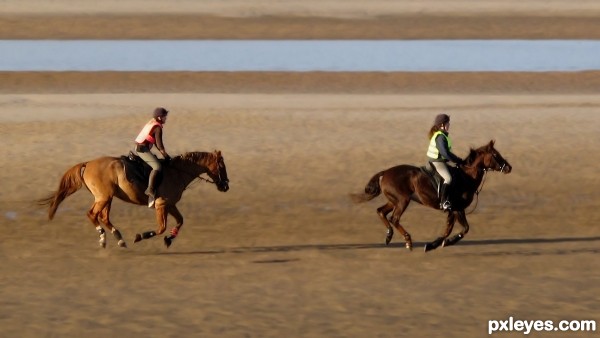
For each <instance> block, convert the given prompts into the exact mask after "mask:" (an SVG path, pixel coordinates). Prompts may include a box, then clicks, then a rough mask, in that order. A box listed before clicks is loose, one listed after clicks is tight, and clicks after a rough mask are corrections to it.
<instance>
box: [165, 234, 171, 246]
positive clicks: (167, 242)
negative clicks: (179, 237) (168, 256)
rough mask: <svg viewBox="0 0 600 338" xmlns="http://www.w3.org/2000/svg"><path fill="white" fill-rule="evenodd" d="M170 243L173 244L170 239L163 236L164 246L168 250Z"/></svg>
mask: <svg viewBox="0 0 600 338" xmlns="http://www.w3.org/2000/svg"><path fill="white" fill-rule="evenodd" d="M171 243H173V241H172V240H171V238H169V237H167V236H165V245H166V246H167V248H169V247H170V246H171Z"/></svg>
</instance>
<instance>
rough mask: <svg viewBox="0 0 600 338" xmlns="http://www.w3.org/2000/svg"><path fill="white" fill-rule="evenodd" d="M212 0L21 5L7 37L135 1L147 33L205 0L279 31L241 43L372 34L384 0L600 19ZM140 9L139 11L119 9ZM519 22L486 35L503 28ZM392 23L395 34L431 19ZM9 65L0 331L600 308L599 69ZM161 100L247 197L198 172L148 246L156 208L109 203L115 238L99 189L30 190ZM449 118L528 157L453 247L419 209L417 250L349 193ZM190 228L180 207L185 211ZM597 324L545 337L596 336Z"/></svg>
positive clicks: (417, 148)
mask: <svg viewBox="0 0 600 338" xmlns="http://www.w3.org/2000/svg"><path fill="white" fill-rule="evenodd" d="M198 3H200V2H194V1H184V0H180V1H174V2H166V1H148V2H147V3H146V7H144V6H142V5H141V0H136V1H121V2H117V1H108V2H106V3H103V5H99V6H97V7H93V6H91V5H87V2H84V4H83V5H81V7H78V6H72V5H73V4H74V2H73V1H70V0H58V1H53V2H52V5H48V4H47V2H44V1H33V0H27V1H21V2H17V1H5V2H4V3H3V5H6V7H4V8H6V11H4V9H3V14H2V15H0V35H1V36H3V38H28V37H35V38H41V37H42V33H43V32H44V31H46V32H47V35H44V37H45V38H73V37H76V36H83V37H85V38H114V37H115V36H117V35H119V34H120V32H121V31H120V29H122V28H123V27H127V25H129V24H131V22H133V21H135V20H137V19H135V20H134V19H131V18H138V19H139V20H142V21H140V23H139V25H140V27H147V25H146V24H145V23H142V22H145V21H144V20H146V18H148V17H152V16H154V17H158V18H162V19H161V20H175V19H174V18H181V17H182V16H184V15H189V16H190V18H193V17H194V16H203V17H207V16H213V17H215V18H217V19H216V20H221V21H220V22H221V23H223V22H226V21H227V20H233V21H231V22H236V21H235V20H246V19H248V18H249V19H251V20H255V22H256V23H257V25H258V26H261V25H263V26H262V27H263V28H256V29H254V30H252V29H250V31H251V34H250V33H248V35H247V36H241V35H237V36H238V37H239V38H255V37H257V36H263V37H264V38H278V37H280V38H294V37H295V36H300V35H302V34H304V35H303V36H305V37H306V38H326V37H327V36H328V35H327V34H329V33H327V34H324V33H322V32H325V31H328V32H330V31H329V30H328V29H324V30H322V32H321V33H319V34H316V33H314V31H311V30H306V26H302V25H306V23H307V22H310V20H323V18H326V20H325V21H327V22H329V23H328V24H332V22H334V21H332V20H348V21H347V22H349V23H348V24H349V25H354V30H353V31H349V32H348V33H347V34H345V35H340V36H337V37H336V38H344V37H345V38H357V37H359V34H360V31H361V29H360V25H357V23H359V22H366V23H365V24H366V25H367V26H363V27H368V22H369V20H370V22H379V17H380V16H382V15H385V14H386V13H387V14H389V15H390V16H394V15H409V16H411V17H413V18H431V17H434V16H436V15H438V16H439V15H440V13H443V15H441V17H442V18H444V19H445V20H449V19H452V18H455V19H456V18H457V17H458V18H460V17H469V18H472V19H473V20H475V21H476V20H480V18H481V16H482V15H488V16H489V17H498V18H500V17H507V16H514V17H517V18H518V17H527V16H529V17H538V18H540V20H542V19H543V20H546V21H545V22H546V26H544V29H539V31H544V32H546V33H547V34H546V35H545V38H551V37H552V36H551V35H550V33H548V32H553V30H554V31H557V30H556V29H555V28H553V26H552V24H551V22H555V21H553V20H555V19H557V20H558V19H561V18H563V19H564V20H575V21H577V20H579V19H578V18H582V17H587V18H589V19H590V20H589V21H587V22H588V23H590V26H587V27H588V28H589V27H592V28H594V27H597V25H598V23H597V21H598V20H597V17H598V16H597V15H598V13H599V10H600V9H599V8H598V7H599V6H598V5H597V4H596V2H593V1H583V2H577V3H578V5H574V4H573V3H571V2H564V1H549V2H548V1H546V2H541V1H539V2H538V1H532V0H529V1H520V2H517V1H508V2H500V1H485V2H478V3H479V5H478V6H475V7H472V6H470V5H469V4H470V2H466V1H449V2H444V1H426V2H422V3H421V2H419V3H420V4H421V6H422V7H419V6H418V5H414V4H413V5H411V3H414V2H409V1H398V2H394V1H384V0H379V1H374V2H373V6H372V7H371V6H369V8H368V9H361V6H360V4H362V2H359V1H350V2H348V4H346V3H342V2H341V1H323V2H322V6H318V5H316V4H315V3H316V2H313V1H308V2H306V3H305V2H302V4H300V3H298V4H294V3H292V2H287V1H275V0H272V1H257V2H256V4H257V6H258V5H261V7H256V8H253V7H252V6H250V5H247V4H246V2H243V1H231V2H229V1H228V2H227V3H228V5H229V6H225V5H223V2H220V1H202V2H201V3H202V6H200V5H198ZM320 3H321V2H320ZM505 3H506V4H505ZM90 4H91V2H90ZM173 4H174V5H173ZM311 5H314V6H311ZM425 5H427V6H425ZM542 5H544V6H542ZM511 6H512V7H511ZM585 6H588V7H587V8H586V7H585ZM542 7H543V9H542ZM138 8H144V9H143V10H139V11H137V9H138ZM265 8H269V10H266V9H265ZM261 9H262V10H261ZM513 12H515V13H513ZM182 13H185V14H182ZM513 14H514V15H513ZM264 15H269V16H272V18H271V19H268V18H267V19H265V18H264V17H263V16H264ZM286 16H293V17H300V18H301V20H305V21H303V22H304V23H303V24H302V25H295V24H294V21H290V22H289V23H288V24H289V26H288V28H287V29H288V30H287V32H288V33H289V32H295V33H293V34H292V33H289V34H288V33H285V32H286V30H285V29H284V30H283V32H284V33H281V32H280V33H270V34H273V35H269V34H266V33H265V34H264V35H261V34H262V33H261V32H263V33H264V32H265V31H266V30H265V28H264V27H269V25H271V24H274V22H276V21H277V20H281V21H280V23H279V24H281V25H285V24H284V22H288V21H287V20H283V19H281V18H282V17H286ZM31 17H36V18H39V20H40V21H39V22H38V24H39V26H36V25H38V24H34V25H33V26H32V29H31V31H30V32H26V30H24V29H22V28H23V27H24V26H22V25H25V23H26V22H27V20H29V19H28V18H31ZM61 17H68V18H70V19H69V20H74V21H77V20H81V22H83V23H85V22H88V21H89V22H92V23H94V22H102V20H108V21H104V22H112V20H116V21H115V22H117V23H118V24H116V25H115V26H114V27H116V28H114V27H113V28H110V29H109V28H105V29H103V30H97V31H95V32H92V31H93V29H89V28H85V27H83V28H82V26H85V25H84V24H82V26H77V25H75V26H74V29H67V28H68V25H67V23H69V22H71V23H72V22H73V21H69V20H67V21H62V20H58V19H59V18H61ZM124 17H129V18H130V19H127V20H125V19H124V20H123V21H119V20H121V19H119V18H124ZM278 17H279V19H277V18H278ZM57 18H58V19H57ZM140 18H141V19H140ZM10 20H12V21H10ZM132 20H133V21H132ZM177 20H179V19H177ZM269 20H275V21H269ZM299 20H300V19H299ZM363 20H364V21H363ZM561 20H562V19H561ZM9 21H10V22H13V24H10V23H7V22H9ZM59 21H60V22H62V23H59ZM191 21H193V20H192V19H190V22H191ZM392 21H395V20H392ZM501 21H502V20H500V21H499V22H501ZM584 21H585V20H584ZM119 22H129V23H119ZM313 22H314V21H313ZM502 22H505V26H503V27H505V28H506V27H508V26H510V24H507V25H506V21H502ZM350 23H351V24H350ZM230 24H233V23H230ZM19 25H21V26H19ZM440 25H442V24H441V23H440ZM258 26H257V27H258ZM425 26H427V25H426V24H423V27H425ZM18 27H21V28H18ZM36 27H37V28H36ZM44 27H46V28H44ZM105 27H107V26H105ZM119 27H121V28H119ZM186 27H188V29H187V31H185V32H183V30H182V32H183V33H181V32H178V29H179V28H174V29H172V30H171V29H164V30H163V31H162V33H161V32H158V33H157V31H156V30H152V29H146V28H144V29H140V30H139V31H137V33H136V31H135V30H133V31H131V35H128V36H123V37H124V38H135V37H139V38H153V37H156V38H178V37H180V38H204V37H205V36H204V35H203V34H205V33H198V32H197V31H196V29H195V28H197V26H193V25H189V26H186ZM190 27H192V28H194V29H192V28H190ZM220 27H221V28H218V27H216V28H215V32H217V31H218V30H219V29H220V30H221V32H223V33H222V34H221V35H219V34H217V33H214V34H215V35H214V36H213V38H233V37H234V35H228V34H230V33H228V32H230V30H229V28H227V26H226V25H225V24H223V26H220ZM270 27H278V26H270ZM302 27H304V28H302ZM321 27H325V26H321ZM381 27H383V26H380V27H379V28H377V29H382V28H381ZM389 27H391V26H389ZM389 27H388V28H389ZM439 27H441V26H438V28H439ZM447 27H449V26H447ZM17 28H18V29H17ZM319 29H320V28H319ZM472 29H473V27H472V26H469V25H465V26H462V27H459V28H457V30H454V29H450V28H448V29H444V31H446V33H445V34H447V36H448V37H451V36H455V37H457V36H458V35H461V36H460V37H461V38H470V37H473V36H477V34H481V32H476V31H472ZM506 29H507V30H505V29H504V28H501V26H499V27H498V31H497V32H498V33H497V34H495V35H494V36H488V37H485V38H491V37H494V38H497V37H502V36H505V33H504V32H509V31H510V30H511V28H506ZM317 30H318V29H317V28H315V31H317ZM461 30H462V31H461ZM274 31H278V29H274ZM438 31H439V29H438ZM598 31H600V30H598V29H595V28H594V29H591V30H589V31H586V30H585V29H583V28H582V29H581V30H579V31H578V32H577V33H576V34H575V33H574V35H572V36H569V35H564V36H563V35H561V36H558V35H557V36H556V38H598V37H597V34H598ZM302 32H304V33H302ZM380 32H381V36H385V37H386V38H402V37H408V36H409V35H410V34H413V33H401V34H400V33H397V32H395V30H394V29H391V30H387V29H385V30H381V31H380ZM432 32H433V30H432ZM464 32H471V33H464ZM518 33H519V34H521V35H519V36H525V35H526V34H525V33H523V32H521V31H519V32H518ZM161 34H163V35H161ZM236 34H242V33H236ZM294 34H297V35H294ZM336 34H337V33H336ZM396 34H398V35H396ZM404 34H407V35H404ZM414 34H416V33H414ZM420 34H422V35H420V37H423V38H428V37H430V35H427V34H425V33H423V32H421V33H420ZM463 34H464V35H463ZM469 34H471V35H469ZM506 34H507V35H509V36H510V35H511V34H513V33H506ZM331 36H333V35H331ZM334 37H335V36H334ZM528 37H529V38H535V37H536V36H535V34H533V35H528ZM364 38H376V37H373V36H371V37H369V35H368V34H365V36H364ZM0 78H2V79H3V84H2V86H0V107H1V108H2V113H0V114H1V116H2V120H0V135H2V138H3V140H5V141H6V142H5V143H4V147H2V148H1V149H0V157H1V158H2V159H3V160H2V162H0V163H1V164H0V166H1V170H0V182H1V186H2V189H0V225H2V228H3V229H4V237H3V239H2V240H1V241H0V261H1V263H0V264H1V266H2V273H1V274H0V299H1V304H2V306H0V336H2V337H82V336H85V337H89V338H93V337H107V336H109V337H408V336H413V337H483V336H487V335H488V321H490V320H508V318H509V317H513V318H514V319H515V320H517V319H518V320H543V321H547V320H550V321H553V322H554V323H555V324H558V323H559V322H560V321H561V320H568V321H573V320H595V321H596V322H598V321H600V316H599V313H600V302H599V299H598V295H599V294H600V283H599V281H600V272H599V271H598V268H597V265H598V254H599V253H600V246H599V244H600V230H599V228H598V224H599V223H600V212H599V211H598V209H597V207H598V205H599V204H600V177H599V176H598V174H597V164H596V161H595V156H593V154H595V152H596V148H597V147H598V145H599V144H600V137H599V136H598V135H600V127H599V126H600V96H598V93H599V92H600V80H599V78H600V76H599V74H598V72H581V73H537V74H536V73H425V74H418V73H417V74H409V73H364V74H350V73H339V74H331V73H218V72H217V73H185V72H183V73H163V74H157V73H76V72H73V73H69V72H67V73H60V72H59V73H43V72H42V73H10V72H3V73H0ZM156 106H165V107H167V108H168V109H169V110H170V111H171V113H170V117H169V120H168V123H167V124H166V125H165V144H166V147H167V150H168V151H169V153H171V154H173V155H175V154H180V153H183V152H187V151H196V150H198V151H211V150H213V149H219V150H221V151H222V153H223V155H224V157H225V162H226V164H227V169H228V174H229V178H230V180H231V182H230V188H231V189H230V191H228V192H226V193H221V192H219V191H217V189H216V188H215V187H214V186H213V185H211V184H209V183H206V182H201V181H197V182H196V183H194V184H192V185H191V186H190V187H189V189H188V190H186V192H185V193H184V196H183V199H182V201H181V202H180V203H179V204H178V207H179V209H180V211H181V212H182V214H183V216H184V218H185V223H184V226H183V228H182V231H181V233H180V235H179V237H178V238H177V239H176V240H175V242H174V244H173V245H172V246H171V247H170V248H169V249H167V248H165V247H164V245H163V241H162V236H158V237H157V238H155V239H151V240H148V241H143V242H140V243H135V244H134V243H133V237H134V235H135V234H136V233H138V232H142V231H148V230H155V229H156V224H155V216H154V212H153V210H151V209H148V208H145V207H140V206H134V205H130V204H125V203H123V202H120V201H117V202H114V204H113V208H112V212H111V216H112V217H111V218H112V221H113V223H114V224H115V226H116V227H117V228H118V229H120V231H121V233H122V234H123V236H124V237H125V240H126V241H127V242H128V246H129V247H128V248H127V249H123V248H119V247H118V246H117V244H116V241H115V240H114V238H113V237H112V236H111V235H108V246H107V248H106V249H102V248H101V247H100V246H99V245H98V235H97V233H96V231H95V230H94V227H93V226H92V224H91V223H90V222H89V220H88V219H87V217H86V212H87V210H88V208H89V207H90V205H91V203H92V196H91V195H90V194H89V192H88V191H86V190H85V189H82V190H81V191H79V192H77V193H75V194H74V195H73V196H71V197H69V198H68V199H67V200H66V201H65V202H64V203H63V204H62V205H61V207H60V208H59V210H58V213H57V214H56V217H55V219H54V220H53V221H51V222H49V221H48V220H47V210H45V209H43V208H41V207H39V206H37V205H36V204H35V201H36V200H37V199H39V198H42V197H45V196H46V195H47V194H48V193H50V192H52V191H54V190H55V189H56V188H57V186H58V182H59V179H60V177H61V176H62V174H63V173H64V172H65V171H66V170H67V169H68V168H70V167H71V166H72V165H74V164H76V163H79V162H82V161H87V160H91V159H94V158H96V157H100V156H104V155H112V156H120V155H122V154H126V153H127V152H128V151H129V150H130V149H131V148H132V139H133V137H134V136H135V135H136V133H137V132H138V131H139V128H141V126H142V125H143V124H144V123H145V122H146V120H147V119H148V118H149V116H150V113H151V112H152V110H153V109H154V107H156ZM440 112H446V113H448V114H449V115H451V117H452V130H451V133H452V137H453V140H454V150H455V152H456V153H457V154H458V155H460V156H465V155H466V154H467V153H468V151H469V148H471V147H478V146H481V145H484V144H486V143H488V142H489V141H490V140H492V139H493V140H495V141H496V148H497V149H498V150H499V151H500V152H501V153H502V155H503V156H504V157H505V158H507V159H508V161H510V163H511V165H512V166H513V172H512V173H510V174H508V175H503V174H499V173H490V174H488V177H487V180H486V183H485V185H484V188H483V190H482V192H481V194H480V195H479V200H478V203H477V208H476V209H475V211H474V212H473V213H472V214H470V215H468V216H467V217H468V220H469V223H470V225H471V231H470V232H469V233H468V234H467V236H466V238H465V239H464V240H463V241H462V242H460V243H459V244H458V245H456V246H453V247H448V248H440V249H438V250H435V251H432V252H428V253H425V252H423V250H422V247H423V245H424V244H425V243H426V242H428V241H431V240H433V239H435V238H436V237H438V236H439V235H440V234H441V233H442V231H443V229H444V225H445V214H444V213H442V212H441V211H437V210H433V209H427V208H425V207H423V206H420V205H417V204H412V205H411V206H410V207H409V208H408V210H407V212H406V213H405V214H404V216H403V218H402V224H403V225H404V226H405V228H406V229H407V230H408V231H409V232H410V233H411V235H412V238H413V241H414V242H415V250H413V251H412V252H409V251H408V250H406V249H405V248H404V243H403V241H402V240H401V239H400V237H401V236H398V235H397V237H396V238H394V240H393V241H392V243H391V244H390V245H389V246H387V247H386V246H385V245H384V238H385V228H384V227H383V225H382V224H381V222H380V220H379V219H378V216H377V215H376V208H377V207H379V206H380V205H382V204H383V203H384V199H383V198H382V197H380V198H378V199H376V200H375V201H372V202H369V203H366V204H360V205H357V204H354V203H352V201H351V199H350V198H349V197H348V195H349V194H350V193H355V192H359V191H361V190H362V189H363V188H364V186H365V184H366V183H367V181H368V180H369V179H370V178H371V176H372V175H374V174H375V173H376V172H378V171H380V170H383V169H386V168H388V167H390V166H394V165H397V164H403V163H405V164H414V165H422V164H424V161H425V151H426V147H427V142H428V139H427V135H426V134H427V131H428V129H429V127H430V124H431V123H432V121H433V118H434V117H435V115H436V114H438V113H440ZM173 224H174V220H173V219H171V218H170V219H169V229H170V228H171V226H172V225H173ZM598 330H599V329H598V328H597V329H596V332H561V331H544V332H531V333H530V334H528V335H527V336H529V337H592V336H596V335H597V334H598ZM498 336H503V337H521V336H524V333H523V332H501V333H500V332H499V333H498Z"/></svg>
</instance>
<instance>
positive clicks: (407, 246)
mask: <svg viewBox="0 0 600 338" xmlns="http://www.w3.org/2000/svg"><path fill="white" fill-rule="evenodd" d="M405 246H406V248H407V249H408V250H409V251H412V243H406V245H405Z"/></svg>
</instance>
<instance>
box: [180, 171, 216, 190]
mask: <svg viewBox="0 0 600 338" xmlns="http://www.w3.org/2000/svg"><path fill="white" fill-rule="evenodd" d="M170 168H172V169H175V170H177V171H180V172H182V173H184V174H186V175H189V176H191V177H194V179H192V181H191V182H190V184H191V183H192V182H194V181H195V180H199V181H205V182H208V183H212V184H216V183H215V182H214V181H211V180H209V179H207V178H204V177H202V176H198V175H196V174H193V173H192V172H190V171H187V170H184V169H181V168H176V167H174V166H170ZM184 188H185V187H184Z"/></svg>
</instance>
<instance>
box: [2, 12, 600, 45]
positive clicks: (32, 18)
mask: <svg viewBox="0 0 600 338" xmlns="http://www.w3.org/2000/svg"><path fill="white" fill-rule="evenodd" d="M0 39H111V40H112V39H168V40H172V39H271V40H272V39H370V40H377V39H600V20H598V16H594V15H589V13H588V14H585V13H583V14H571V15H569V14H561V12H558V13H556V14H553V15H539V14H537V13H529V12H527V13H512V14H511V13H506V12H500V13H483V14H480V15H474V14H468V13H467V14H452V15H443V14H435V13H433V14H432V13H427V14H419V13H408V14H406V15H403V14H398V13H395V12H394V13H391V14H378V15H373V16H364V17H358V18H356V17H338V16H335V17H333V16H329V17H328V16H302V15H294V14H293V13H290V14H271V15H256V16H244V17H239V16H227V15H223V16H221V15H211V14H203V13H190V14H174V13H166V14H157V13H150V14H126V13H123V14H112V13H100V14H93V15H85V14H62V13H60V14H30V13H24V14H0Z"/></svg>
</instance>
